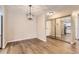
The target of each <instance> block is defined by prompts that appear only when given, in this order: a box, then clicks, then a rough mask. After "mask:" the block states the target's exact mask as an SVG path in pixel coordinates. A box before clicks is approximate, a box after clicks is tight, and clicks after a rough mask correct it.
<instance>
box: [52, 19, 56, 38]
mask: <svg viewBox="0 0 79 59" xmlns="http://www.w3.org/2000/svg"><path fill="white" fill-rule="evenodd" d="M55 21H56V20H55V19H53V20H52V21H51V35H52V37H53V38H55V37H56V22H55Z"/></svg>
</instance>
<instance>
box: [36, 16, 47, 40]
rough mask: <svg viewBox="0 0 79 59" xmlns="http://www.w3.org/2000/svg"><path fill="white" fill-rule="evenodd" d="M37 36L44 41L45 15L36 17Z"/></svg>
mask: <svg viewBox="0 0 79 59" xmlns="http://www.w3.org/2000/svg"><path fill="white" fill-rule="evenodd" d="M37 36H38V38H39V39H40V40H42V41H46V20H45V15H41V16H39V17H38V18H37Z"/></svg>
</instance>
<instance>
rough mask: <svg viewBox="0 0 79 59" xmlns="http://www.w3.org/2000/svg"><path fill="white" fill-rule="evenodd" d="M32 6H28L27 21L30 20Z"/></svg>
mask: <svg viewBox="0 0 79 59" xmlns="http://www.w3.org/2000/svg"><path fill="white" fill-rule="evenodd" d="M32 17H33V15H32V5H29V10H28V14H27V18H28V20H32Z"/></svg>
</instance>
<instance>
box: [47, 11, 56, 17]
mask: <svg viewBox="0 0 79 59" xmlns="http://www.w3.org/2000/svg"><path fill="white" fill-rule="evenodd" d="M54 14H55V12H52V11H50V12H48V13H47V15H48V16H52V15H54Z"/></svg>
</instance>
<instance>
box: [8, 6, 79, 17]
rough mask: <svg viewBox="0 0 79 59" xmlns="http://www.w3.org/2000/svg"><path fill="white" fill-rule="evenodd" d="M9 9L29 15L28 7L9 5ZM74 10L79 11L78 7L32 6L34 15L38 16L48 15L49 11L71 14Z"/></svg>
mask: <svg viewBox="0 0 79 59" xmlns="http://www.w3.org/2000/svg"><path fill="white" fill-rule="evenodd" d="M7 7H8V9H11V10H12V11H16V10H18V11H20V12H21V11H22V12H23V11H24V13H27V10H28V6H27V5H8V6H7ZM73 10H79V6H78V5H32V14H33V15H35V16H37V15H41V14H46V13H47V12H49V11H55V12H56V13H65V12H68V13H71V12H72V11H73Z"/></svg>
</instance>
